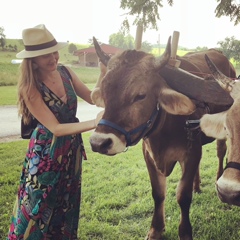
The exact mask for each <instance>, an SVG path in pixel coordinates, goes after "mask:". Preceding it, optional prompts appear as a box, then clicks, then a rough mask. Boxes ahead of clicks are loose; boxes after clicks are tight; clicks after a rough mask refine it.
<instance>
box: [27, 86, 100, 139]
mask: <svg viewBox="0 0 240 240" xmlns="http://www.w3.org/2000/svg"><path fill="white" fill-rule="evenodd" d="M24 101H25V103H26V106H27V108H28V109H29V111H30V112H31V114H32V115H33V116H34V117H35V118H36V119H37V120H38V121H39V122H40V123H41V124H43V125H44V126H45V127H46V128H47V129H49V130H50V131H51V132H52V133H53V134H54V135H55V136H57V137H59V136H65V135H71V134H77V133H81V132H86V131H89V130H91V129H94V128H95V127H96V126H97V124H98V122H99V121H100V119H101V117H102V115H103V111H102V112H100V113H99V114H98V115H97V118H96V119H92V120H88V121H84V122H76V123H63V124H61V123H59V122H58V120H57V119H56V117H55V116H54V114H53V113H52V112H51V111H50V109H49V108H48V107H47V105H46V104H45V103H44V101H43V99H42V96H41V94H40V93H39V91H38V90H37V89H32V90H31V92H30V97H29V98H27V97H26V95H25V97H24Z"/></svg>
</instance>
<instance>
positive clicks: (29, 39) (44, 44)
mask: <svg viewBox="0 0 240 240" xmlns="http://www.w3.org/2000/svg"><path fill="white" fill-rule="evenodd" d="M22 39H23V44H24V46H25V49H24V50H23V51H21V52H19V53H17V55H16V57H17V58H31V57H37V56H41V55H45V54H48V53H53V52H56V51H58V50H59V49H61V48H63V47H65V46H66V45H67V44H68V43H66V42H64V43H63V42H62V43H60V42H57V41H56V40H55V38H54V37H53V35H52V34H51V33H50V32H49V31H48V30H47V28H46V27H45V25H44V24H40V25H37V26H36V27H34V28H27V29H24V30H23V32H22Z"/></svg>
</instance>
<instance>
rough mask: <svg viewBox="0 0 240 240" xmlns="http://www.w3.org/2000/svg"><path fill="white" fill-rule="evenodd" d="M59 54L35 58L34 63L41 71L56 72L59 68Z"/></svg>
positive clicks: (54, 53)
mask: <svg viewBox="0 0 240 240" xmlns="http://www.w3.org/2000/svg"><path fill="white" fill-rule="evenodd" d="M58 59H59V53H58V51H57V52H53V53H49V54H45V55H42V56H38V57H35V58H33V63H35V64H36V65H37V68H38V69H40V70H47V71H54V70H55V69H56V68H57V64H58Z"/></svg>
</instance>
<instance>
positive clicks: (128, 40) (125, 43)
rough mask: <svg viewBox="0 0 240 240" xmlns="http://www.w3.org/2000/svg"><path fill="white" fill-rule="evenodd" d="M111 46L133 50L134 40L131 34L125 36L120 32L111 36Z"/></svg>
mask: <svg viewBox="0 0 240 240" xmlns="http://www.w3.org/2000/svg"><path fill="white" fill-rule="evenodd" d="M109 44H111V45H113V46H115V47H119V48H122V49H133V48H134V38H133V37H132V36H131V35H130V34H128V35H127V36H125V35H124V34H123V33H122V32H118V33H114V34H112V35H110V36H109Z"/></svg>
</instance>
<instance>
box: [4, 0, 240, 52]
mask: <svg viewBox="0 0 240 240" xmlns="http://www.w3.org/2000/svg"><path fill="white" fill-rule="evenodd" d="M216 6H217V1H216V0H201V1H199V0H174V5H173V6H172V7H170V6H169V5H168V3H167V1H166V0H164V1H163V8H160V10H159V15H160V20H159V21H158V24H157V25H158V30H153V29H148V30H146V31H145V32H144V33H143V41H147V42H149V43H151V44H155V43H157V42H158V39H160V43H161V44H165V43H166V42H167V40H168V37H169V36H170V35H172V34H173V32H174V31H178V32H179V33H180V37H179V43H178V44H179V46H183V47H187V48H196V47H198V46H199V47H208V48H211V47H217V46H219V45H218V44H217V43H218V42H219V41H224V40H225V38H226V37H232V36H234V37H235V38H236V39H238V40H240V25H237V26H234V23H233V22H230V18H229V17H221V18H216V17H215V12H214V11H215V8H216ZM126 13H127V11H125V10H122V9H120V0H68V1H59V0H38V1H36V0H11V1H6V0H5V1H2V2H1V13H0V27H3V28H4V34H5V35H6V38H10V39H11V38H17V39H21V38H22V30H23V29H25V28H31V27H34V26H36V25H38V24H45V25H46V27H47V28H48V30H49V31H50V32H52V34H53V35H54V37H55V38H56V39H57V41H59V42H60V41H69V42H70V43H79V44H85V43H88V40H89V39H91V38H92V37H93V36H95V37H96V38H97V39H98V40H99V41H101V42H103V43H108V39H109V36H110V35H111V34H113V33H117V32H118V31H119V29H120V26H121V23H122V21H123V20H124V18H125V17H126ZM129 20H130V24H132V23H133V21H132V20H133V19H132V18H130V19H129ZM130 26H131V29H130V34H131V35H132V36H133V37H134V38H135V33H136V27H135V26H133V25H130Z"/></svg>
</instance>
